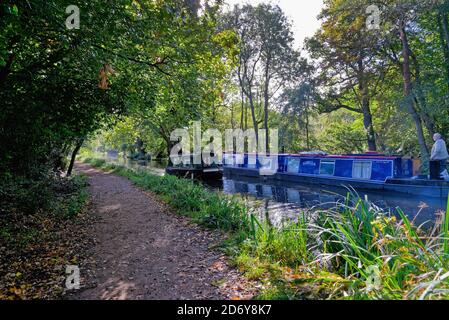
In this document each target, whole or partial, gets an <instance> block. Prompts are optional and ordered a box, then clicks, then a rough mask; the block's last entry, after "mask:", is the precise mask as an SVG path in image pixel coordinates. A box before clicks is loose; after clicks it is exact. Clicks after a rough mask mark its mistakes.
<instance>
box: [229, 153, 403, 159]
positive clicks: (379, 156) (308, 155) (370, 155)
mask: <svg viewBox="0 0 449 320" xmlns="http://www.w3.org/2000/svg"><path fill="white" fill-rule="evenodd" d="M225 153H228V154H233V153H232V152H225ZM243 154H244V155H258V154H257V153H243ZM267 156H269V154H268V155H267ZM278 156H284V157H302V158H321V159H367V160H397V159H401V158H402V157H401V156H386V155H383V154H375V153H368V154H347V155H331V154H327V155H323V154H319V153H317V154H313V153H297V154H294V153H281V154H278Z"/></svg>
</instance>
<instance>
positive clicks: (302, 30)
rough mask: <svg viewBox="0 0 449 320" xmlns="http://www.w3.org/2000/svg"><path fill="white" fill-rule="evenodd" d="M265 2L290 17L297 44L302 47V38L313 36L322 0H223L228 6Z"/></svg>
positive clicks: (317, 25) (318, 24) (317, 24)
mask: <svg viewBox="0 0 449 320" xmlns="http://www.w3.org/2000/svg"><path fill="white" fill-rule="evenodd" d="M267 2H271V3H273V4H277V5H279V6H280V7H281V9H282V10H283V11H284V12H285V13H286V14H287V16H288V17H289V18H290V19H292V21H293V31H294V33H295V40H296V45H297V46H301V47H302V45H303V42H304V39H305V38H307V37H311V36H313V35H314V33H315V31H317V30H318V28H319V27H320V23H319V21H318V19H317V16H318V14H319V13H320V11H321V8H322V7H323V1H322V0H272V1H269V0H246V1H241V0H225V3H227V4H228V5H229V7H230V8H232V6H234V5H235V4H243V3H249V4H252V5H257V4H259V3H267Z"/></svg>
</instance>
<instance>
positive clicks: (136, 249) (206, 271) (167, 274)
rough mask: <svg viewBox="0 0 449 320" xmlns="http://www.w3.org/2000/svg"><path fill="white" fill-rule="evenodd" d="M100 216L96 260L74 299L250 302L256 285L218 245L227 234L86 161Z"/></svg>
mask: <svg viewBox="0 0 449 320" xmlns="http://www.w3.org/2000/svg"><path fill="white" fill-rule="evenodd" d="M76 170H77V171H78V172H82V173H85V174H87V175H88V176H89V184H90V193H91V196H92V211H93V213H94V214H95V215H97V219H96V220H97V222H96V225H95V226H94V228H92V229H93V230H94V231H93V232H94V234H93V235H92V238H93V239H94V244H93V247H92V257H93V259H94V260H95V262H93V263H91V264H90V267H89V269H90V270H87V271H86V272H84V274H83V270H81V275H82V283H81V286H82V288H81V289H80V290H79V291H77V292H75V293H74V294H71V295H70V298H71V299H164V300H165V299H167V300H171V299H187V300H191V299H249V298H251V297H252V296H253V295H254V288H255V286H254V284H253V283H250V282H248V281H246V280H245V279H243V277H242V276H241V275H240V274H239V273H238V272H237V271H236V270H234V269H232V268H230V267H229V265H228V263H227V261H226V258H225V257H224V256H223V254H222V253H220V252H219V251H217V250H216V249H214V247H216V246H217V245H218V244H219V243H220V240H221V239H222V235H221V234H220V233H218V232H213V231H209V230H204V229H203V228H201V227H199V226H196V225H193V224H191V223H189V220H188V219H186V218H183V217H179V216H177V215H175V214H173V213H171V212H170V210H169V209H168V208H167V207H166V206H165V205H164V204H161V203H160V202H159V201H157V200H156V199H155V197H154V196H153V195H152V194H150V193H148V192H144V191H142V190H140V189H138V188H137V187H135V186H134V185H133V184H132V183H131V182H130V181H129V180H127V179H125V178H122V177H118V176H115V175H112V174H109V173H106V172H103V171H100V170H97V169H93V168H92V167H90V166H88V165H85V164H80V163H77V164H76Z"/></svg>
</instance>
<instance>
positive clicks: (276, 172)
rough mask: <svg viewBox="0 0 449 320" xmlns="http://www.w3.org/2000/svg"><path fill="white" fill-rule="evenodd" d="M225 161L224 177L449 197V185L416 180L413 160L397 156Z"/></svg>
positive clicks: (252, 157) (303, 156) (240, 157)
mask: <svg viewBox="0 0 449 320" xmlns="http://www.w3.org/2000/svg"><path fill="white" fill-rule="evenodd" d="M224 160H225V162H224V165H223V170H224V174H225V175H227V176H242V177H259V178H260V179H263V180H265V181H269V180H277V181H281V182H282V181H286V182H287V181H288V182H293V183H298V184H314V185H331V186H346V187H352V188H354V189H356V190H376V191H386V192H392V193H395V192H400V193H406V194H413V195H423V196H426V197H447V195H448V193H449V182H447V181H444V180H431V179H429V178H427V177H426V178H418V177H415V176H414V171H415V170H414V165H413V160H412V159H406V158H403V157H399V156H383V155H378V154H363V155H323V154H296V155H295V154H280V155H272V156H271V157H268V156H259V155H255V154H230V153H227V154H225V156H224Z"/></svg>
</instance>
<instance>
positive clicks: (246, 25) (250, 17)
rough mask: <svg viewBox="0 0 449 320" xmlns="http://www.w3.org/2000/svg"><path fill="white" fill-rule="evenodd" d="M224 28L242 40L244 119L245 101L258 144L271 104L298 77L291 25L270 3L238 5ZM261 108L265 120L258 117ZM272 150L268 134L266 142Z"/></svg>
mask: <svg viewBox="0 0 449 320" xmlns="http://www.w3.org/2000/svg"><path fill="white" fill-rule="evenodd" d="M222 28H231V29H233V30H234V31H235V32H236V34H237V35H238V36H239V39H240V54H239V65H238V67H237V68H236V71H235V76H236V79H237V82H238V84H239V86H240V90H241V102H242V113H241V116H242V120H241V123H242V125H243V115H244V113H245V111H244V109H245V105H246V103H245V101H246V100H247V101H248V105H249V107H250V109H251V117H252V122H253V128H254V130H255V132H256V140H257V142H258V143H259V134H258V129H259V124H260V122H263V128H264V129H266V130H268V129H269V114H270V112H269V110H270V104H271V102H272V100H273V98H274V97H276V96H277V95H278V94H279V92H281V91H282V89H283V88H286V87H287V86H288V85H289V83H291V82H293V81H294V80H296V79H298V71H297V70H298V66H299V53H298V52H297V51H295V50H294V48H293V41H294V38H293V35H292V31H291V24H290V22H289V21H288V19H287V17H286V16H285V14H284V13H283V12H282V10H281V9H280V8H279V6H274V5H271V4H260V5H258V6H255V7H254V6H251V5H244V6H242V7H240V6H238V5H237V6H235V7H234V9H233V10H232V11H231V12H229V13H227V14H225V15H224V17H223V26H222ZM258 107H261V108H262V113H263V119H262V120H261V121H259V119H258V118H257V114H256V113H257V108H258ZM264 143H265V148H266V150H268V149H269V137H268V135H266V140H265V141H264Z"/></svg>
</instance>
